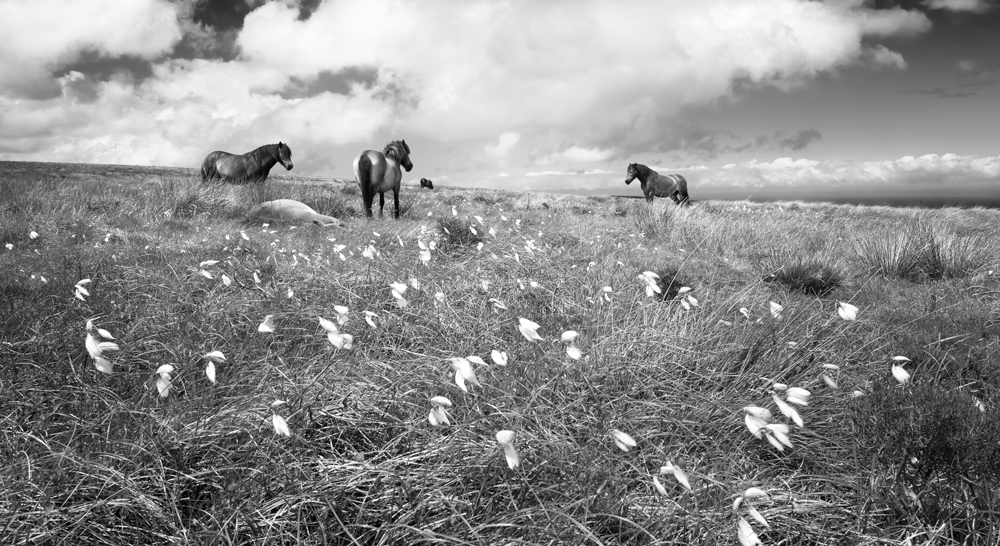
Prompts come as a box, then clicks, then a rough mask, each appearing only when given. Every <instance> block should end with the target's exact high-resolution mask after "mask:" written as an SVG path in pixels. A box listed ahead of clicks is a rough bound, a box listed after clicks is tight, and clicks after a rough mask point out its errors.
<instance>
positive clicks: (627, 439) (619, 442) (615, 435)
mask: <svg viewBox="0 0 1000 546" xmlns="http://www.w3.org/2000/svg"><path fill="white" fill-rule="evenodd" d="M611 438H612V439H614V441H615V445H616V446H618V449H620V450H622V451H625V452H628V451H629V450H631V449H632V448H633V447H635V446H636V445H638V444H636V442H635V438H633V437H632V435H630V434H629V433H627V432H622V431H620V430H618V429H613V430H612V431H611Z"/></svg>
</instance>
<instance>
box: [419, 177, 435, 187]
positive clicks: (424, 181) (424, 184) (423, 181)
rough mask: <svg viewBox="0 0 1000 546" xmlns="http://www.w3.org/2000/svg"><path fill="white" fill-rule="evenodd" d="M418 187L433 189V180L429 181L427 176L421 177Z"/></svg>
mask: <svg viewBox="0 0 1000 546" xmlns="http://www.w3.org/2000/svg"><path fill="white" fill-rule="evenodd" d="M420 187H421V188H427V189H429V190H433V189H434V183H433V182H431V181H430V180H429V179H427V178H421V179H420Z"/></svg>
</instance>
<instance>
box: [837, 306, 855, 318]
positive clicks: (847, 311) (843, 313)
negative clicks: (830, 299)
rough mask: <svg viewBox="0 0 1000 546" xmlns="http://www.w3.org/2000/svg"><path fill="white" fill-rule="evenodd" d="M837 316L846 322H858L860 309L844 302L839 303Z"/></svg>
mask: <svg viewBox="0 0 1000 546" xmlns="http://www.w3.org/2000/svg"><path fill="white" fill-rule="evenodd" d="M837 314H838V315H840V318H842V319H844V320H848V321H851V320H857V318H858V308H857V307H855V306H853V305H851V304H849V303H845V302H842V301H838V302H837Z"/></svg>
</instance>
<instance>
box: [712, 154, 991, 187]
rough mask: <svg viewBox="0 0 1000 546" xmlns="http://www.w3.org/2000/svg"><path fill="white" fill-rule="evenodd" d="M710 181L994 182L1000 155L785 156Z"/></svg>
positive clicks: (725, 171) (737, 167)
mask: <svg viewBox="0 0 1000 546" xmlns="http://www.w3.org/2000/svg"><path fill="white" fill-rule="evenodd" d="M703 176H705V177H706V178H708V181H710V182H711V183H712V184H716V185H718V184H721V185H737V186H773V185H779V186H799V185H809V184H859V183H883V184H888V183H895V184H907V183H911V184H912V183H929V182H933V183H945V184H947V183H952V182H965V181H980V182H983V181H994V182H998V183H1000V156H985V157H981V156H963V155H957V154H950V153H948V154H943V155H938V154H927V155H922V156H904V157H901V158H899V159H895V160H886V161H864V162H851V161H833V160H828V161H815V160H811V159H805V158H800V159H792V158H789V157H782V158H778V159H775V160H774V161H771V162H758V161H756V160H751V161H747V162H744V163H739V164H737V163H730V164H727V165H725V166H724V167H722V169H721V170H718V171H715V172H713V173H711V174H706V175H703Z"/></svg>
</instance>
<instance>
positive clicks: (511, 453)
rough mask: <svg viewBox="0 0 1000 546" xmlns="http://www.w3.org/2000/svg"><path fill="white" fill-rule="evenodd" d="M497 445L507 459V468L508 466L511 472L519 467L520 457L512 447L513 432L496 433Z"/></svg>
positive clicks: (502, 431)
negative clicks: (500, 447)
mask: <svg viewBox="0 0 1000 546" xmlns="http://www.w3.org/2000/svg"><path fill="white" fill-rule="evenodd" d="M497 443H498V444H500V445H501V446H503V454H504V457H505V458H506V459H507V466H509V467H510V469H511V470H514V469H515V468H517V467H518V466H521V456H520V455H519V454H518V453H517V449H516V448H515V447H514V431H513V430H501V431H499V432H497Z"/></svg>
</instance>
